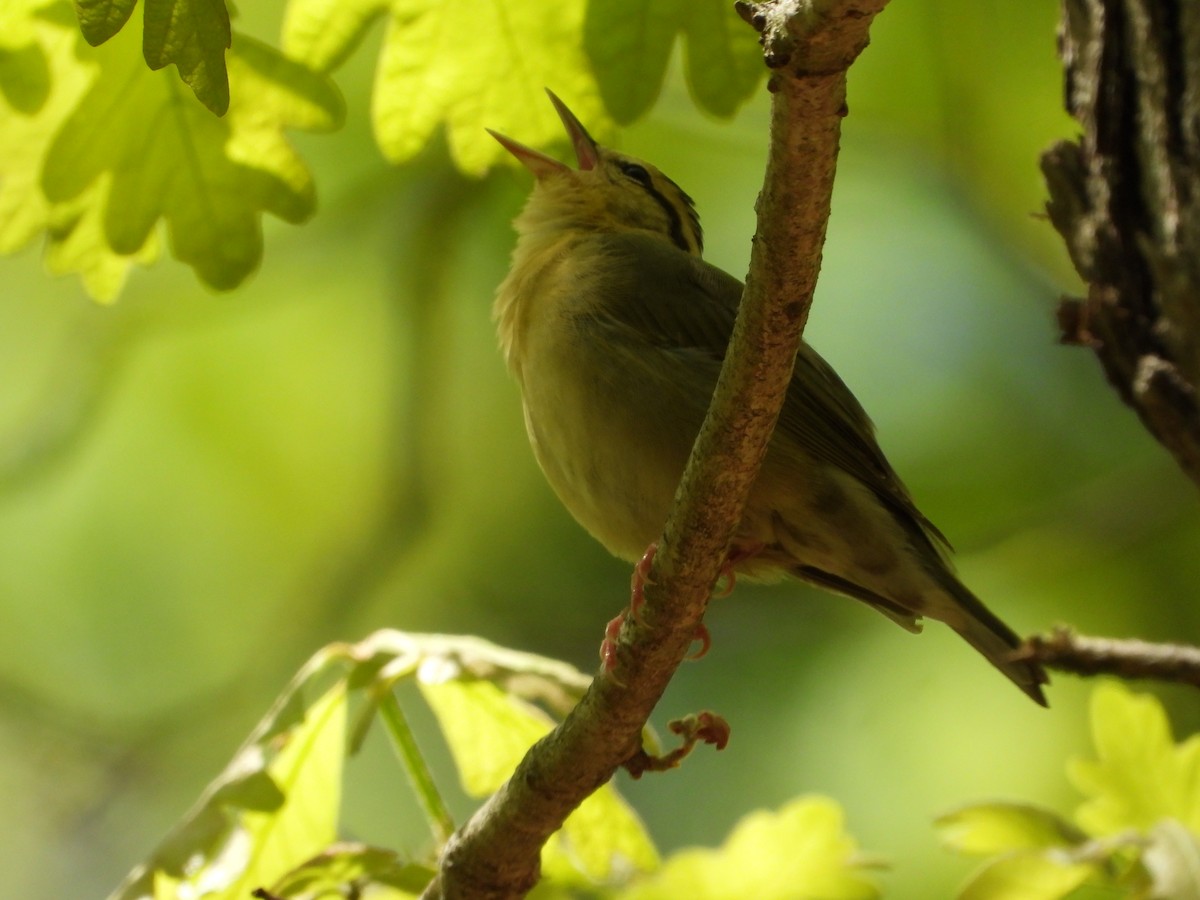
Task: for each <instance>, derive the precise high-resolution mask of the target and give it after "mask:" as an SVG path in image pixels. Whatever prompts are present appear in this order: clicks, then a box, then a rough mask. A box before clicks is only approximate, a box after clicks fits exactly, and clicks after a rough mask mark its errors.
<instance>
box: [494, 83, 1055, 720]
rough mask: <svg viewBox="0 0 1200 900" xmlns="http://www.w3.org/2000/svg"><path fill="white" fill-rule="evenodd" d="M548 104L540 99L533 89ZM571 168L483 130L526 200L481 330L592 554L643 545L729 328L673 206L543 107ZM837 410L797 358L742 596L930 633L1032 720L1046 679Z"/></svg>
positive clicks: (648, 180) (684, 211)
mask: <svg viewBox="0 0 1200 900" xmlns="http://www.w3.org/2000/svg"><path fill="white" fill-rule="evenodd" d="M547 93H550V92H547ZM550 99H551V101H552V102H553V104H554V107H555V109H556V110H557V112H558V115H559V118H561V120H562V122H563V125H564V127H565V128H566V131H567V134H568V136H569V137H570V139H571V143H572V144H573V145H574V149H575V155H576V157H577V160H578V169H575V168H572V167H570V166H568V165H566V164H564V163H562V162H559V161H558V160H556V159H554V158H552V157H550V156H548V155H546V154H544V153H542V152H540V151H538V150H534V149H532V148H530V147H527V146H525V145H523V144H520V143H518V142H517V141H514V140H513V139H511V138H509V137H506V136H504V135H502V134H498V133H496V132H491V134H492V135H493V136H494V137H495V138H496V139H497V140H498V141H499V142H500V143H501V144H502V145H503V146H504V147H505V148H506V149H507V150H508V151H509V152H510V153H512V155H513V156H515V157H516V158H517V159H518V160H519V161H520V162H521V163H522V164H523V165H524V166H525V168H527V169H528V170H529V171H530V172H532V173H533V175H534V178H535V184H534V187H533V193H532V194H531V196H530V197H529V200H528V202H527V203H526V205H525V207H524V209H523V211H522V212H521V213H520V215H519V216H518V217H517V219H516V220H515V222H514V227H515V229H516V231H517V233H518V240H517V244H516V249H515V250H514V252H513V258H512V268H511V270H510V271H509V273H508V276H507V277H506V278H505V280H504V282H503V283H502V284H501V285H500V287H499V289H498V291H497V295H496V301H495V307H494V315H495V320H496V324H497V330H498V333H499V342H500V346H501V349H502V351H503V354H504V358H505V361H506V362H507V365H508V368H509V370H510V371H511V373H512V375H513V376H514V377H515V379H516V381H517V383H518V384H519V386H520V390H521V396H522V400H523V404H524V412H525V426H526V430H527V431H528V434H529V440H530V443H531V444H532V446H533V452H534V455H535V456H536V457H537V461H538V463H539V465H540V466H541V468H542V471H543V472H544V473H545V476H546V478H547V480H548V481H549V482H550V485H551V487H552V488H553V489H554V491H555V493H556V494H557V495H558V497H559V499H560V500H561V501H562V502H563V504H564V505H565V506H566V508H567V509H568V510H569V511H570V513H571V514H572V515H573V516H574V517H575V519H576V520H578V522H579V523H580V524H581V525H582V526H583V527H584V528H585V529H586V530H587V531H588V532H590V533H591V534H592V535H593V536H594V537H595V538H596V539H598V540H599V541H600V543H602V544H603V545H604V546H605V547H606V548H607V549H608V550H609V551H610V552H611V553H613V554H614V555H616V556H618V557H620V558H622V559H625V560H628V561H630V562H632V561H634V560H637V559H638V558H639V557H641V556H642V554H643V551H645V550H646V548H647V546H648V545H651V544H652V543H653V542H655V541H656V540H658V538H659V536H660V534H661V532H662V528H663V525H664V524H665V521H666V518H667V514H668V510H669V508H670V505H671V502H672V498H673V497H674V493H675V488H676V485H677V484H678V482H679V479H680V477H681V475H682V473H683V469H684V465H685V463H686V461H687V458H688V454H689V452H690V451H691V447H692V443H693V441H694V440H695V437H696V435H697V433H698V432H699V430H700V425H701V422H702V421H703V419H704V415H705V412H706V410H707V408H708V405H709V401H710V399H711V397H712V394H713V389H714V387H715V386H716V382H717V375H718V372H719V370H720V367H721V362H722V360H723V359H724V356H725V350H726V347H727V345H728V343H729V338H730V335H731V334H732V331H733V322H734V317H735V315H736V312H737V306H738V303H739V301H740V298H741V295H742V282H740V281H739V280H738V279H736V278H734V277H733V276H731V275H729V274H727V273H725V272H723V271H722V270H721V269H719V268H717V267H716V266H713V265H711V264H709V263H707V262H705V261H704V259H702V257H701V253H702V250H703V246H704V242H703V233H702V231H701V227H700V219H699V217H698V215H697V213H696V209H695V206H694V204H693V202H692V199H691V198H690V197H689V196H688V195H687V194H686V193H684V191H683V190H681V189H680V187H679V186H678V185H677V184H675V182H673V181H672V180H671V179H670V178H668V177H667V176H666V175H664V174H663V173H662V172H660V171H659V170H658V169H656V168H655V167H654V166H652V165H650V164H649V163H646V162H643V161H642V160H639V159H635V158H633V157H632V156H627V155H625V154H623V153H618V152H616V151H614V150H611V149H609V148H607V147H602V146H600V145H598V144H597V143H596V142H595V141H594V140H593V139H592V137H591V136H590V135H589V134H588V132H587V130H586V129H585V128H584V126H583V125H582V124H581V123H580V122H579V120H578V119H577V118H576V117H575V116H574V115H573V114H572V113H571V111H570V110H569V109H568V108H567V107H566V105H565V104H563V103H562V101H560V100H559V99H558V98H557V97H555V96H554V94H552V93H550ZM948 550H949V544H948V543H947V541H946V539H945V538H944V537H943V536H942V534H941V532H939V531H938V530H937V528H935V527H934V526H933V524H932V523H930V521H929V520H928V519H926V518H925V516H924V515H922V513H921V512H920V510H918V509H917V507H916V505H915V504H914V502H913V500H912V498H911V496H910V495H909V492H908V490H907V489H906V488H905V486H904V484H903V483H902V482H901V481H900V479H899V477H898V476H897V475H896V473H895V472H894V471H893V470H892V467H891V465H889V463H888V461H887V459H886V458H885V457H884V455H883V451H882V450H880V448H879V445H878V444H877V443H876V441H875V437H874V428H873V426H872V424H871V421H870V419H868V417H867V414H866V413H865V412H864V411H863V408H862V406H860V405H859V403H858V401H857V400H856V399H855V397H854V395H853V394H852V393H851V392H850V390H849V389H848V388H847V387H846V385H845V384H844V383H843V382H842V380H841V379H840V378H839V377H838V375H837V373H836V372H834V370H833V368H832V367H831V366H830V365H829V364H828V363H826V362H825V360H824V359H822V358H821V357H820V356H819V355H818V354H817V352H816V351H815V350H813V349H812V348H811V347H810V346H808V345H807V344H805V343H802V344H801V346H800V349H799V352H798V355H797V356H796V364H795V371H794V373H793V375H792V379H791V382H790V385H789V387H788V391H787V397H786V400H785V401H784V405H783V409H782V412H781V413H780V416H779V422H778V425H777V427H776V430H775V433H774V435H773V437H772V438H771V442H770V445H769V447H768V449H767V453H766V457H765V459H764V461H763V464H762V468H761V470H760V472H759V475H758V477H757V480H756V481H755V483H754V485H753V488H752V489H751V492H750V496H749V500H748V502H747V505H746V509H745V514H744V516H743V518H742V521H741V523H740V524H739V526H738V528H737V530H736V533H735V537H734V541H733V545H732V547H731V551H730V560H731V562H732V563H733V571H734V572H736V573H737V575H739V576H746V577H749V578H751V579H754V580H765V581H769V580H777V579H779V578H781V577H784V576H790V577H793V578H796V579H799V580H801V581H805V582H808V583H809V584H813V585H817V586H819V587H821V588H825V589H827V590H830V591H833V592H836V593H839V594H843V595H846V596H848V597H851V598H853V599H856V600H860V601H862V602H864V603H866V604H868V605H869V606H872V607H874V608H875V609H877V610H879V611H880V612H881V613H883V614H884V615H886V616H888V617H889V618H891V619H892V620H893V621H895V622H897V623H899V624H900V625H901V626H903V627H904V628H906V629H908V630H909V631H913V632H916V631H919V630H920V622H921V619H922V617H924V616H928V617H930V618H933V619H937V620H939V621H942V622H944V623H946V624H947V625H949V626H950V627H951V628H953V629H954V630H955V631H957V632H958V633H959V634H960V635H961V636H962V637H963V638H965V639H966V641H967V642H968V643H969V644H971V646H972V647H974V648H975V649H976V650H978V651H979V652H980V653H981V654H983V656H984V657H986V658H987V660H988V661H989V662H990V663H992V665H994V666H995V667H996V668H998V669H999V670H1000V671H1001V672H1003V673H1004V674H1005V675H1007V676H1008V677H1009V678H1010V679H1011V680H1012V681H1013V682H1014V683H1015V684H1016V685H1017V686H1018V687H1019V688H1020V689H1021V690H1022V691H1024V692H1025V693H1026V694H1028V695H1029V696H1030V697H1032V698H1033V699H1034V700H1035V701H1037V702H1038V703H1040V704H1042V705H1045V704H1046V701H1045V697H1044V696H1043V693H1042V689H1041V685H1042V684H1044V683H1045V682H1046V680H1047V679H1046V675H1045V673H1044V672H1043V670H1042V669H1041V668H1040V667H1039V666H1038V665H1037V664H1035V663H1033V662H1030V661H1028V660H1025V659H1020V658H1018V656H1017V654H1016V652H1015V651H1016V649H1017V648H1018V646H1019V645H1020V640H1019V639H1018V637H1017V636H1016V634H1014V633H1013V631H1012V630H1011V629H1009V628H1008V627H1007V626H1006V625H1005V624H1004V623H1003V622H1002V621H1000V619H999V618H997V617H996V616H995V615H994V614H993V613H992V612H991V611H989V610H988V609H987V608H986V607H985V606H984V605H983V603H982V602H981V601H980V600H979V599H978V598H977V597H975V595H974V594H972V593H971V592H970V591H969V590H968V589H967V588H966V587H965V586H964V585H963V584H962V583H961V582H960V581H959V580H958V578H957V577H956V576H955V574H954V572H953V570H952V568H951V566H950V564H949V562H948V561H947V556H946V554H947V552H948Z"/></svg>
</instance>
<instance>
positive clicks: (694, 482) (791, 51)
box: [425, 0, 887, 898]
mask: <svg viewBox="0 0 1200 900" xmlns="http://www.w3.org/2000/svg"><path fill="white" fill-rule="evenodd" d="M886 2H887V0H840V2H835V0H769V2H763V3H760V4H750V3H741V4H739V11H740V12H741V13H742V15H743V17H744V18H745V19H747V21H748V22H750V23H751V24H752V25H753V26H754V27H755V28H756V29H757V30H758V31H759V32H760V33H761V34H762V36H763V37H762V43H763V48H764V56H765V59H766V61H767V65H768V66H770V67H771V68H772V70H773V72H772V75H771V79H770V83H769V89H770V90H771V92H772V93H773V95H774V101H773V103H772V116H771V146H770V158H769V161H768V164H767V172H766V183H765V185H764V188H763V192H762V194H761V196H760V198H759V203H758V232H757V234H756V235H755V238H754V246H753V250H752V254H751V262H750V272H749V275H748V277H747V281H746V291H745V294H744V296H743V299H742V305H741V309H740V310H739V313H738V318H737V324H736V326H735V328H734V333H733V339H732V343H731V345H730V348H729V352H728V354H727V355H726V358H725V364H724V367H723V368H722V371H721V377H720V380H719V382H718V384H717V388H716V393H715V395H714V397H713V403H712V406H711V408H710V409H709V413H708V416H707V418H706V419H705V422H704V425H703V427H702V429H701V431H700V434H699V437H698V438H697V440H696V444H695V446H694V447H693V450H692V455H691V458H690V459H689V460H688V465H687V469H686V471H685V473H684V476H683V480H682V482H681V483H680V486H679V489H678V491H677V493H676V496H675V504H674V508H673V509H672V511H671V514H670V518H669V520H668V522H667V525H666V528H665V531H664V534H663V538H662V540H661V542H660V549H659V552H658V555H657V557H656V559H655V563H654V568H653V569H652V571H651V573H650V578H649V582H650V583H649V586H648V587H647V590H646V605H645V611H644V613H643V615H642V616H640V617H639V618H640V620H639V621H637V622H634V621H632V620H631V619H632V617H627V619H626V622H625V625H624V627H623V628H622V631H621V635H620V638H619V641H618V645H617V654H618V659H619V665H618V668H617V671H618V672H619V673H620V683H618V681H617V680H616V679H614V678H613V677H610V676H600V677H597V678H596V679H595V680H594V681H593V683H592V686H591V688H590V689H589V690H588V692H587V694H586V695H585V696H584V698H583V700H582V701H581V702H580V703H579V705H578V706H577V707H576V708H575V709H574V710H573V711H572V712H571V714H570V715H568V716H567V718H566V719H565V720H564V721H563V722H562V724H561V725H560V726H559V727H558V728H557V729H555V730H554V731H553V732H552V733H551V734H549V735H547V736H546V737H545V738H544V739H543V740H541V741H539V742H538V743H537V744H536V745H535V746H534V747H533V748H531V749H530V751H529V753H528V754H527V755H526V756H525V758H524V759H523V760H522V762H521V764H520V765H519V766H518V767H517V770H516V771H515V772H514V773H513V775H512V777H511V778H510V779H509V780H508V782H507V783H506V784H505V785H504V786H503V787H502V788H501V789H500V790H499V791H498V792H497V793H496V794H495V795H493V796H492V798H491V799H490V800H488V802H487V803H485V804H484V805H483V807H481V808H480V810H479V811H478V812H477V813H476V814H475V815H474V816H473V817H472V818H471V820H470V821H469V822H467V824H466V825H465V826H463V828H462V829H460V830H459V831H458V832H457V833H456V834H455V835H454V837H453V838H452V839H451V840H450V841H449V843H448V844H447V845H446V848H445V850H444V851H443V854H442V858H441V865H440V870H439V872H438V875H437V877H436V878H435V879H434V881H433V882H432V883H431V884H430V886H429V888H428V889H427V890H426V892H425V897H428V898H441V897H446V898H450V897H472V898H508V897H519V896H522V895H523V894H524V893H525V892H526V891H528V890H529V889H530V888H532V887H533V885H534V884H535V883H536V882H537V879H538V874H539V873H538V860H539V854H540V850H541V847H542V845H543V844H544V843H545V841H546V840H547V839H548V838H549V836H550V835H551V834H553V833H554V832H555V831H556V830H557V829H558V828H559V827H560V826H561V825H562V823H563V821H564V820H565V819H566V817H567V816H568V815H569V814H570V812H571V811H572V810H574V809H575V807H577V806H578V805H579V804H580V803H581V802H582V801H583V800H584V799H585V798H586V797H587V796H588V794H590V793H591V792H592V791H594V790H595V789H596V788H598V787H599V786H600V785H602V784H604V783H605V782H606V781H608V779H609V778H611V777H612V775H613V773H614V772H615V771H616V770H617V769H618V768H619V767H620V766H621V765H623V764H625V763H626V762H628V761H630V760H631V759H633V758H635V757H636V756H637V755H638V753H639V751H640V748H641V733H642V728H643V726H644V725H645V723H646V721H647V720H648V719H649V717H650V714H651V712H652V711H653V709H654V707H655V705H656V704H657V703H658V700H659V698H660V697H661V696H662V694H663V692H664V691H665V690H666V686H667V683H668V682H669V680H670V678H671V676H672V675H673V674H674V672H675V669H676V668H677V667H678V666H679V664H680V663H681V662H682V660H683V658H684V656H685V655H686V653H687V650H688V647H689V645H690V643H691V641H692V638H693V636H694V634H695V632H696V628H697V626H698V625H699V624H700V621H701V618H702V617H703V615H704V611H705V608H706V606H707V602H708V597H709V594H710V592H711V590H712V586H713V584H714V582H715V581H716V579H717V575H718V572H719V569H720V567H721V564H722V561H723V560H724V559H725V554H726V551H727V548H728V546H729V543H730V540H731V538H732V535H733V532H734V529H735V528H736V526H737V523H738V522H739V520H740V519H741V515H742V510H743V507H744V506H745V503H746V497H747V495H748V493H749V490H750V487H751V485H752V483H753V481H754V478H755V476H756V474H757V472H758V466H759V463H760V462H761V460H762V458H763V455H764V453H765V452H766V447H767V442H768V440H769V439H770V436H771V432H772V430H773V429H774V427H775V420H776V418H777V417H778V415H779V409H780V407H781V405H782V403H783V399H784V395H785V392H786V389H787V384H788V381H789V379H790V377H791V372H792V366H793V364H794V360H795V356H796V351H797V349H798V346H799V342H800V334H801V331H802V330H803V327H804V323H805V321H806V319H807V315H808V309H809V306H810V305H811V303H812V296H813V290H814V288H815V286H816V280H817V273H818V271H819V269H820V263H821V250H822V246H823V244H824V241H825V227H826V223H827V222H828V219H829V208H830V196H831V193H832V187H833V175H834V169H835V166H836V161H837V151H838V139H839V135H840V130H841V119H842V117H843V116H844V115H845V113H846V71H847V69H848V68H849V66H850V64H851V63H852V62H853V61H854V59H855V58H856V57H857V56H858V54H859V53H860V52H861V51H862V49H863V48H864V47H865V46H866V44H867V30H868V28H869V26H870V23H871V21H872V19H873V18H874V16H875V15H876V14H877V13H878V12H879V11H880V10H881V9H882V8H883V7H884V6H885V4H886Z"/></svg>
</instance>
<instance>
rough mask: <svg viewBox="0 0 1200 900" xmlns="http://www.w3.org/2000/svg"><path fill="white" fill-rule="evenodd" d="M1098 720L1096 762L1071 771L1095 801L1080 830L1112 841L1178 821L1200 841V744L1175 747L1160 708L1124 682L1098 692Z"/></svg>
mask: <svg viewBox="0 0 1200 900" xmlns="http://www.w3.org/2000/svg"><path fill="white" fill-rule="evenodd" d="M1091 714H1092V739H1093V742H1094V743H1095V747H1096V756H1097V759H1095V760H1082V759H1076V760H1072V761H1071V763H1070V764H1069V765H1068V767H1067V773H1068V775H1069V776H1070V778H1071V781H1072V782H1073V783H1074V784H1075V786H1076V787H1077V788H1078V789H1079V791H1080V792H1081V793H1083V794H1085V795H1087V796H1088V797H1089V798H1090V799H1088V800H1087V801H1086V802H1085V803H1083V804H1082V805H1081V806H1080V807H1079V809H1078V811H1077V812H1076V816H1075V818H1076V821H1078V822H1079V824H1080V826H1081V827H1082V828H1083V829H1084V830H1085V831H1087V832H1088V833H1089V834H1092V835H1110V834H1117V833H1119V832H1121V831H1124V830H1126V829H1129V828H1135V829H1138V830H1140V831H1147V830H1149V829H1150V828H1152V827H1153V826H1154V825H1155V824H1156V823H1157V822H1159V821H1161V820H1163V819H1176V820H1178V821H1179V822H1181V823H1182V824H1183V825H1184V826H1185V827H1187V828H1188V829H1190V830H1191V831H1192V833H1193V834H1200V736H1195V735H1193V736H1192V737H1191V738H1189V739H1188V740H1187V741H1185V742H1183V743H1181V744H1179V745H1176V744H1175V742H1174V738H1173V737H1172V735H1171V726H1170V723H1169V722H1168V721H1167V716H1166V713H1165V712H1164V711H1163V708H1162V705H1161V704H1160V703H1159V702H1158V700H1157V699H1155V698H1154V697H1152V696H1150V695H1149V694H1134V693H1132V692H1131V691H1130V690H1129V689H1128V688H1126V687H1125V686H1123V685H1121V684H1119V683H1117V682H1105V683H1104V684H1102V685H1100V686H1099V687H1097V688H1096V690H1095V691H1094V692H1093V693H1092V710H1091Z"/></svg>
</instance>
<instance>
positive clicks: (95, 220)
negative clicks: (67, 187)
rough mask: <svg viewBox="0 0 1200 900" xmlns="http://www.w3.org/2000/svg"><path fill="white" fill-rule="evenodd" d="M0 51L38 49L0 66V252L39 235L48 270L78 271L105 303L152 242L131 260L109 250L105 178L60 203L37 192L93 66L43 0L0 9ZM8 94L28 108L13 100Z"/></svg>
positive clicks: (55, 9)
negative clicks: (43, 88)
mask: <svg viewBox="0 0 1200 900" xmlns="http://www.w3.org/2000/svg"><path fill="white" fill-rule="evenodd" d="M43 7H45V8H44V9H43ZM0 46H4V47H17V48H20V47H22V46H33V47H36V48H37V52H36V54H34V53H31V52H29V51H28V50H27V51H25V52H16V53H11V54H10V55H9V56H8V58H7V62H8V65H7V66H3V65H0V133H2V134H3V135H4V140H3V141H2V142H0V253H13V252H15V251H17V250H19V249H20V248H21V247H23V246H24V245H25V244H27V243H28V242H29V241H31V240H32V239H33V238H34V237H36V236H37V235H38V234H40V233H42V232H45V233H46V234H47V238H48V240H47V248H46V263H47V265H48V267H49V268H50V270H51V271H52V272H55V273H64V272H79V273H80V275H81V276H82V277H83V280H84V283H85V284H86V285H87V288H88V291H89V292H90V293H91V294H92V295H93V296H94V297H96V298H97V299H100V300H109V299H112V298H113V297H115V296H116V294H117V293H118V292H119V291H120V288H121V285H122V284H124V281H125V277H126V274H127V272H128V270H129V267H130V266H131V265H132V263H133V262H135V261H138V262H143V263H149V262H150V261H151V260H152V259H153V258H154V255H155V253H156V245H155V242H154V241H152V240H150V239H147V240H146V241H145V242H143V244H141V245H139V246H138V247H136V248H134V250H133V252H132V253H130V254H121V253H117V252H116V251H114V250H113V249H112V248H111V247H110V246H109V245H108V242H107V240H106V239H105V238H104V232H103V222H102V216H101V214H100V211H101V210H102V209H103V207H104V205H105V204H106V202H107V197H108V190H109V184H108V180H107V178H101V179H97V180H96V182H95V183H94V184H93V185H91V186H89V187H88V188H87V189H86V190H83V191H81V192H80V193H79V195H78V196H76V197H75V198H73V199H72V200H71V201H69V202H63V203H51V202H50V201H49V200H48V199H47V197H46V196H45V194H44V193H43V192H42V188H41V177H42V169H43V162H44V159H45V156H46V154H47V153H48V151H49V147H50V146H51V144H52V143H53V142H54V140H55V139H56V135H57V134H58V132H59V131H60V130H61V129H62V127H63V124H64V123H65V122H66V121H67V119H68V118H69V117H70V116H72V115H73V114H74V112H75V110H76V108H77V106H78V104H79V102H80V100H81V98H82V97H83V96H84V94H85V93H86V92H87V90H88V87H89V85H90V84H91V83H92V81H93V80H94V78H95V71H96V66H95V63H93V62H90V61H85V60H84V59H81V58H80V57H81V56H87V55H88V54H87V53H82V54H81V53H80V52H79V51H80V48H82V47H83V44H82V41H81V40H80V37H79V30H78V28H76V27H75V21H74V17H73V15H72V14H71V11H70V9H69V8H67V7H66V6H64V5H61V4H53V5H49V6H48V5H47V2H46V0H23V2H21V3H13V4H12V5H8V6H0ZM38 57H40V60H38V59H37V58H38ZM43 64H44V65H46V66H47V67H48V69H47V73H46V84H47V88H48V93H47V94H46V96H45V98H44V99H42V101H41V102H40V103H34V102H32V101H33V99H35V98H34V97H33V96H32V95H31V94H30V90H31V85H36V83H37V82H38V81H40V79H41V76H40V75H39V74H37V71H36V69H37V68H38V67H40V66H41V65H43ZM31 65H32V66H33V67H34V70H33V71H30V66H31ZM32 90H33V91H34V92H35V93H36V91H37V88H36V86H34V87H33V88H32ZM14 96H16V97H17V98H18V101H19V98H21V97H24V98H25V100H26V101H29V102H25V103H24V104H22V103H21V102H13V98H14ZM33 106H36V109H33V108H30V107H33Z"/></svg>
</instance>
